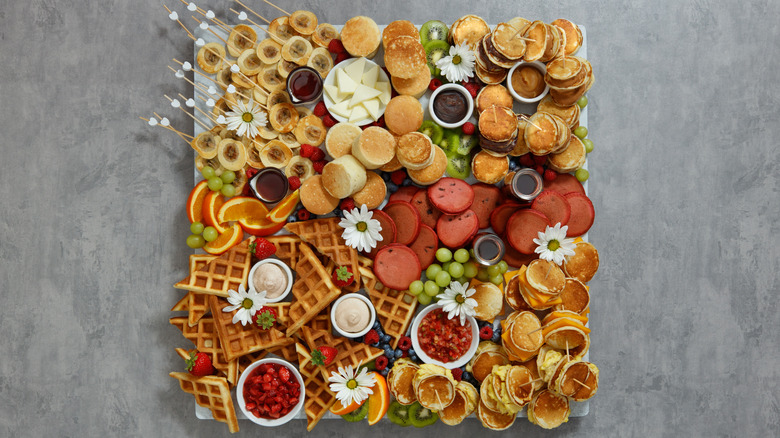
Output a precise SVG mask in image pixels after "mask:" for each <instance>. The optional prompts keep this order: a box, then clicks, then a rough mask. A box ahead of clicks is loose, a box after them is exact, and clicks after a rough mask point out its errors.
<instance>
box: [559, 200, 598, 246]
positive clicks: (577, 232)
mask: <svg viewBox="0 0 780 438" xmlns="http://www.w3.org/2000/svg"><path fill="white" fill-rule="evenodd" d="M565 198H566V200H567V201H569V205H571V217H570V218H569V224H568V225H569V230H568V231H567V232H566V235H567V236H570V237H571V236H582V235H583V234H585V233H587V232H588V230H589V229H590V227H591V225H593V220H594V219H595V218H596V211H595V210H594V209H593V203H592V202H590V198H588V197H587V196H585V195H582V194H579V193H569V194H568V195H566V196H565Z"/></svg>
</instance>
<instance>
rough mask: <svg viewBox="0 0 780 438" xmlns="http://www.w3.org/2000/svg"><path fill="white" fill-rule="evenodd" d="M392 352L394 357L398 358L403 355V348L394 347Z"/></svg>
mask: <svg viewBox="0 0 780 438" xmlns="http://www.w3.org/2000/svg"><path fill="white" fill-rule="evenodd" d="M393 353H395V358H396V359H398V358H400V357H401V356H403V355H404V352H403V350H401V349H400V348H396V349H395V351H394V352H393Z"/></svg>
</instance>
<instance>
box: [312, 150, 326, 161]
mask: <svg viewBox="0 0 780 438" xmlns="http://www.w3.org/2000/svg"><path fill="white" fill-rule="evenodd" d="M309 158H311V160H312V161H320V160H323V159H325V151H323V150H322V149H320V148H314V150H313V151H312V153H311V157H309Z"/></svg>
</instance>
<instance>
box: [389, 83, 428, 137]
mask: <svg viewBox="0 0 780 438" xmlns="http://www.w3.org/2000/svg"><path fill="white" fill-rule="evenodd" d="M426 68H427V67H426ZM422 122H423V108H422V105H421V104H420V101H419V100H417V99H415V98H414V97H412V96H404V95H401V96H396V97H394V98H392V99H390V102H388V103H387V108H385V125H387V129H388V130H389V131H390V132H392V133H393V134H396V135H404V134H407V133H409V132H413V131H417V130H418V129H420V126H422Z"/></svg>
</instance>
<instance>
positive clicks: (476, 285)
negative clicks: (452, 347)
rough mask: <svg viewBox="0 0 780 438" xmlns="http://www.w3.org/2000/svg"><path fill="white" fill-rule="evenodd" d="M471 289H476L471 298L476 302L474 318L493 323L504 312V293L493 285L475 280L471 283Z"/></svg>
mask: <svg viewBox="0 0 780 438" xmlns="http://www.w3.org/2000/svg"><path fill="white" fill-rule="evenodd" d="M469 288H472V289H474V294H473V295H471V297H470V298H473V299H474V300H476V302H477V305H476V307H474V312H475V314H474V317H475V318H477V319H479V320H482V321H488V322H492V321H493V319H495V317H496V316H498V315H500V314H501V313H503V311H504V293H503V292H502V291H501V288H499V287H498V286H496V285H495V284H493V283H483V282H481V281H479V280H477V279H476V278H473V279H472V280H471V282H470V283H469Z"/></svg>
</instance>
